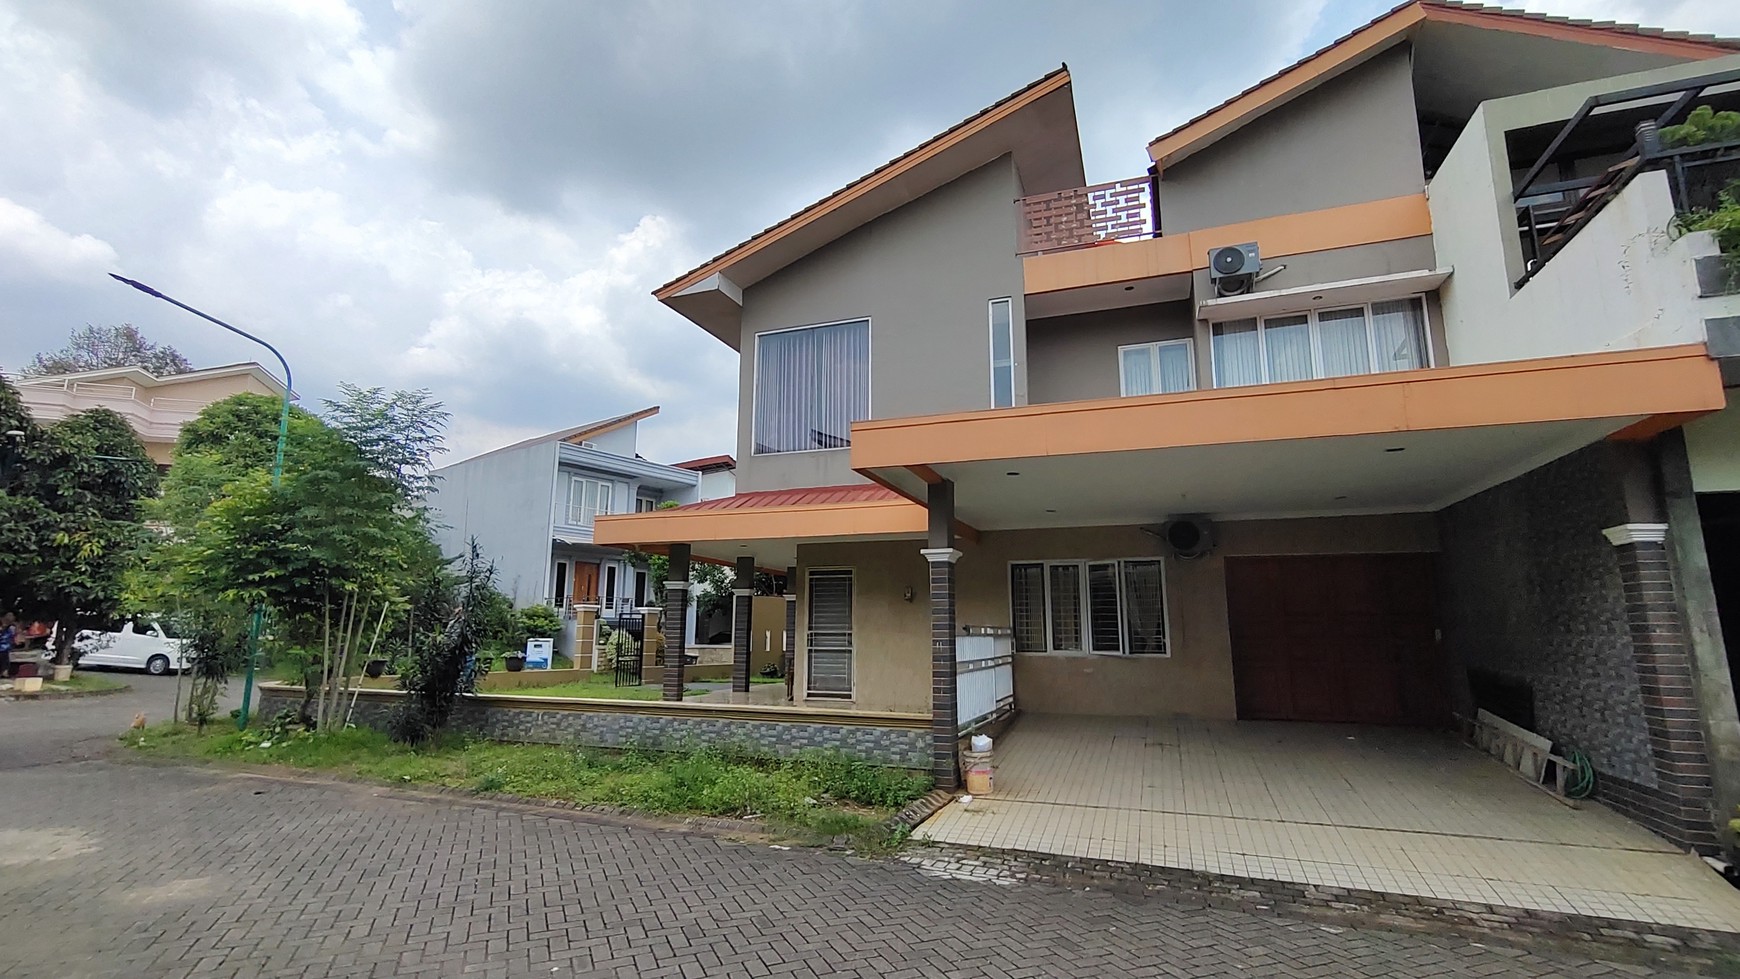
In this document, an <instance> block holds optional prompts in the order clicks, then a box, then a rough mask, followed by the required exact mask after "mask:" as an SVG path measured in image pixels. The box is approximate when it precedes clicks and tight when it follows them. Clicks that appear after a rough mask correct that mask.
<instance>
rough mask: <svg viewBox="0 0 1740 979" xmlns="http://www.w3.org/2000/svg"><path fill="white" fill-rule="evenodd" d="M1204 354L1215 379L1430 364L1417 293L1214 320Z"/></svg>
mask: <svg viewBox="0 0 1740 979" xmlns="http://www.w3.org/2000/svg"><path fill="white" fill-rule="evenodd" d="M1211 355H1212V356H1211V359H1212V360H1213V362H1214V386H1215V387H1235V386H1237V385H1241V384H1274V383H1279V382H1281V381H1308V380H1311V379H1313V378H1323V377H1346V376H1348V375H1350V374H1373V373H1380V372H1383V371H1406V370H1415V369H1418V368H1422V367H1430V366H1432V355H1431V346H1430V343H1429V341H1428V336H1427V331H1426V304H1425V300H1423V299H1422V298H1421V297H1419V296H1409V297H1408V298H1406V299H1391V300H1385V301H1383V302H1376V303H1371V304H1369V305H1364V306H1346V307H1340V308H1336V309H1318V310H1311V311H1309V312H1304V313H1288V314H1286V315H1284V316H1267V317H1264V318H1263V319H1261V320H1260V321H1259V320H1257V319H1245V320H1231V321H1228V322H1225V323H1216V324H1214V327H1213V330H1212V344H1211Z"/></svg>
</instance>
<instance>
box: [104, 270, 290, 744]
mask: <svg viewBox="0 0 1740 979" xmlns="http://www.w3.org/2000/svg"><path fill="white" fill-rule="evenodd" d="M109 278H111V279H114V280H116V281H117V282H123V283H126V284H127V285H130V286H132V287H133V288H135V289H137V290H139V291H140V292H143V293H144V294H145V295H147V296H152V297H155V298H157V299H161V300H163V301H164V302H166V303H168V304H170V305H171V306H179V307H181V308H182V309H185V310H187V311H188V312H190V313H192V314H193V315H195V316H197V317H199V318H200V319H202V320H207V321H209V322H212V323H216V324H217V325H218V326H221V327H223V328H224V329H226V330H228V331H230V332H231V333H234V334H236V335H237V336H240V337H246V338H247V339H249V340H252V341H254V342H255V343H257V344H259V345H260V346H262V347H265V348H266V349H267V350H270V351H272V356H274V357H276V358H278V364H279V366H281V367H283V368H284V404H283V406H282V407H281V408H280V409H279V411H278V448H277V450H276V451H275V452H274V453H273V454H272V488H273V489H277V488H278V484H279V483H281V482H283V480H284V440H285V439H286V438H288V437H289V435H290V384H291V381H290V362H289V361H287V360H285V359H284V355H283V354H281V353H279V352H278V348H277V347H274V346H272V345H271V344H269V343H267V342H266V341H264V340H262V339H260V338H259V337H257V336H254V335H253V334H252V333H249V332H248V331H246V330H242V329H237V328H236V327H233V326H231V325H230V324H228V323H225V322H224V321H223V320H220V319H218V318H217V317H216V316H212V315H210V314H209V313H203V312H200V311H199V310H197V309H194V308H193V307H192V306H189V305H188V304H186V303H184V302H181V301H180V300H178V299H174V298H171V297H169V296H165V295H164V294H163V293H161V292H158V291H157V290H156V289H153V288H151V287H150V286H148V285H146V284H145V283H143V282H135V281H134V280H132V279H128V278H125V277H123V276H119V275H116V274H115V273H113V272H110V273H109ZM265 619H266V609H265V608H264V607H263V606H261V605H260V604H259V603H258V602H256V603H255V604H254V619H253V621H252V622H251V623H250V624H249V625H248V669H247V674H246V679H245V680H244V682H243V686H242V712H241V713H240V714H239V715H237V716H236V727H237V728H245V727H247V726H248V709H249V708H250V707H251V706H252V705H253V702H254V669H255V666H256V665H257V664H258V662H259V659H260V630H261V628H262V627H263V625H264V623H265Z"/></svg>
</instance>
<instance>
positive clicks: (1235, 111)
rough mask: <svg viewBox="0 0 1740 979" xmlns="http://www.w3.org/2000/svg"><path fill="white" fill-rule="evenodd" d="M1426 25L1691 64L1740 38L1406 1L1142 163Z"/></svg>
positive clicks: (1739, 43)
mask: <svg viewBox="0 0 1740 979" xmlns="http://www.w3.org/2000/svg"><path fill="white" fill-rule="evenodd" d="M1428 21H1431V22H1436V23H1443V24H1462V25H1465V26H1470V27H1482V28H1487V29H1491V30H1498V31H1510V32H1512V33H1517V34H1532V35H1535V36H1537V37H1549V38H1555V39H1558V40H1565V41H1574V42H1579V43H1584V44H1596V45H1602V46H1605V47H1612V48H1622V49H1625V50H1630V51H1646V52H1653V53H1659V54H1665V55H1677V56H1680V57H1684V58H1687V59H1691V60H1699V59H1705V58H1716V57H1721V56H1722V55H1725V54H1732V53H1734V52H1735V51H1740V40H1737V39H1734V38H1722V37H1715V36H1713V35H1707V34H1688V33H1686V32H1683V31H1667V30H1660V29H1657V28H1651V27H1641V26H1639V25H1636V24H1619V23H1612V22H1605V21H1603V22H1595V21H1589V20H1581V19H1577V18H1572V17H1558V16H1552V15H1548V14H1537V13H1532V12H1530V11H1526V10H1513V9H1508V8H1504V7H1489V6H1484V5H1480V4H1465V3H1461V2H1458V0H1408V2H1407V3H1403V4H1401V5H1400V6H1397V7H1395V8H1392V9H1391V10H1390V11H1389V12H1388V13H1385V14H1383V15H1382V16H1379V17H1377V18H1376V19H1374V20H1372V21H1371V22H1370V23H1367V24H1364V25H1362V26H1360V27H1358V28H1355V29H1354V30H1353V31H1352V32H1350V33H1348V34H1346V35H1343V36H1342V37H1340V38H1337V39H1336V40H1335V41H1332V42H1330V44H1328V45H1327V46H1325V47H1324V48H1322V49H1320V50H1318V51H1316V52H1314V53H1312V54H1309V55H1307V56H1305V57H1304V58H1301V59H1299V60H1298V61H1296V62H1294V63H1293V64H1291V65H1289V66H1287V67H1286V68H1283V69H1281V70H1280V71H1278V72H1276V73H1275V74H1273V75H1270V76H1269V77H1267V78H1265V79H1263V80H1262V81H1260V82H1257V83H1256V84H1255V85H1252V86H1251V87H1250V88H1247V89H1245V90H1244V91H1242V92H1240V93H1239V94H1237V95H1235V96H1233V97H1232V98H1230V99H1227V100H1226V101H1225V102H1222V103H1221V104H1219V105H1217V106H1215V107H1213V108H1211V109H1209V110H1207V111H1206V112H1203V113H1201V114H1200V115H1197V116H1196V117H1195V118H1192V119H1190V120H1188V121H1186V122H1184V123H1183V124H1181V125H1179V126H1178V127H1177V128H1175V129H1173V130H1171V131H1170V132H1167V133H1164V134H1162V135H1159V136H1156V137H1154V139H1153V140H1152V141H1150V142H1149V143H1148V158H1149V159H1151V160H1153V161H1154V163H1155V164H1156V165H1157V166H1159V167H1161V168H1165V167H1167V166H1169V165H1171V164H1173V163H1177V162H1178V161H1180V160H1182V159H1184V158H1185V157H1187V156H1189V155H1190V154H1192V153H1194V152H1196V151H1197V150H1199V149H1201V148H1202V147H1204V146H1206V145H1208V144H1209V143H1212V142H1214V141H1215V140H1217V139H1219V138H1220V137H1222V136H1224V135H1226V134H1227V133H1229V132H1232V131H1233V130H1235V129H1238V128H1239V127H1240V126H1243V125H1244V124H1245V123H1247V122H1249V121H1250V120H1251V119H1253V118H1255V117H1256V116H1259V115H1262V114H1263V113H1265V112H1268V111H1269V110H1270V109H1274V108H1276V107H1278V106H1281V105H1284V104H1286V103H1287V102H1289V101H1291V100H1292V99H1293V98H1295V97H1296V96H1299V95H1302V94H1304V93H1305V92H1307V91H1309V90H1311V89H1312V88H1314V87H1316V86H1317V85H1318V84H1319V83H1321V82H1325V81H1328V80H1329V79H1332V78H1335V77H1336V76H1338V75H1340V74H1342V73H1344V72H1346V71H1348V70H1350V69H1352V68H1355V67H1357V66H1359V65H1361V64H1363V63H1365V62H1366V61H1368V60H1370V59H1371V58H1372V57H1374V56H1376V55H1377V54H1380V53H1382V52H1383V51H1386V50H1388V49H1389V48H1390V47H1392V46H1393V45H1395V44H1398V43H1400V42H1402V41H1403V40H1405V39H1406V38H1407V37H1408V36H1409V34H1410V32H1412V31H1413V30H1414V28H1415V27H1417V26H1418V25H1420V24H1422V23H1425V22H1428Z"/></svg>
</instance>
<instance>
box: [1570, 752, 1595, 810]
mask: <svg viewBox="0 0 1740 979" xmlns="http://www.w3.org/2000/svg"><path fill="white" fill-rule="evenodd" d="M1563 757H1564V759H1565V760H1566V761H1568V762H1570V763H1571V772H1570V775H1569V776H1567V777H1566V779H1565V797H1566V798H1568V799H1587V798H1589V795H1590V793H1592V792H1594V791H1595V766H1594V765H1591V764H1589V756H1588V755H1585V754H1583V753H1582V752H1581V751H1578V750H1577V749H1576V748H1567V749H1566V750H1565V753H1564V756H1563Z"/></svg>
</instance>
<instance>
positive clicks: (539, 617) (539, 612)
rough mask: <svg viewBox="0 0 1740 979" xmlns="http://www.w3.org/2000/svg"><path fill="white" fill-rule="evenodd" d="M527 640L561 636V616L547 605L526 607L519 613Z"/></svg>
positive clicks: (521, 626) (521, 627)
mask: <svg viewBox="0 0 1740 979" xmlns="http://www.w3.org/2000/svg"><path fill="white" fill-rule="evenodd" d="M519 616H520V629H521V631H523V632H524V633H525V634H526V638H527V639H551V638H554V637H556V636H559V635H561V634H562V616H561V614H560V613H559V612H557V611H556V610H555V609H553V608H551V607H550V606H548V605H528V606H526V607H525V608H523V609H520V611H519Z"/></svg>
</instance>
